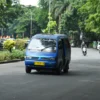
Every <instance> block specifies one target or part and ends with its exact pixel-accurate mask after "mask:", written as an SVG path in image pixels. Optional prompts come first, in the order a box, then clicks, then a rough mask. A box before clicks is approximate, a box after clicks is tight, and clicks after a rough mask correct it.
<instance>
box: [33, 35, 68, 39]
mask: <svg viewBox="0 0 100 100" xmlns="http://www.w3.org/2000/svg"><path fill="white" fill-rule="evenodd" d="M32 38H48V39H59V38H67V35H65V34H36V35H34V36H33V37H32Z"/></svg>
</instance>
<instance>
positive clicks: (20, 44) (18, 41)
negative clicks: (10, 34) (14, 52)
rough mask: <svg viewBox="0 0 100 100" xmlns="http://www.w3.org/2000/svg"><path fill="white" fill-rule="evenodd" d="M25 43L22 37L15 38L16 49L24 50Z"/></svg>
mask: <svg viewBox="0 0 100 100" xmlns="http://www.w3.org/2000/svg"><path fill="white" fill-rule="evenodd" d="M25 43H26V41H25V40H23V39H16V44H15V47H16V49H19V50H24V49H25Z"/></svg>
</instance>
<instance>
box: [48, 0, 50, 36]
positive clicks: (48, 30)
mask: <svg viewBox="0 0 100 100" xmlns="http://www.w3.org/2000/svg"><path fill="white" fill-rule="evenodd" d="M50 6H51V0H49V30H48V33H49V34H50V11H51V9H50Z"/></svg>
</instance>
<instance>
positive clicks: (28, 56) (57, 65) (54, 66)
mask: <svg viewBox="0 0 100 100" xmlns="http://www.w3.org/2000/svg"><path fill="white" fill-rule="evenodd" d="M70 61H71V46H70V43H69V39H68V37H67V35H64V34H55V35H46V34H37V35H35V36H33V37H32V39H31V40H30V42H29V44H28V46H27V48H26V52H25V71H26V73H31V70H32V69H35V70H37V71H41V70H52V71H55V72H56V73H57V74H59V75H60V74H61V73H63V72H64V73H68V70H69V63H70Z"/></svg>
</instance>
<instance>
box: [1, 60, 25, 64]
mask: <svg viewBox="0 0 100 100" xmlns="http://www.w3.org/2000/svg"><path fill="white" fill-rule="evenodd" d="M19 61H24V59H14V60H10V61H2V62H0V64H5V63H13V62H19Z"/></svg>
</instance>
